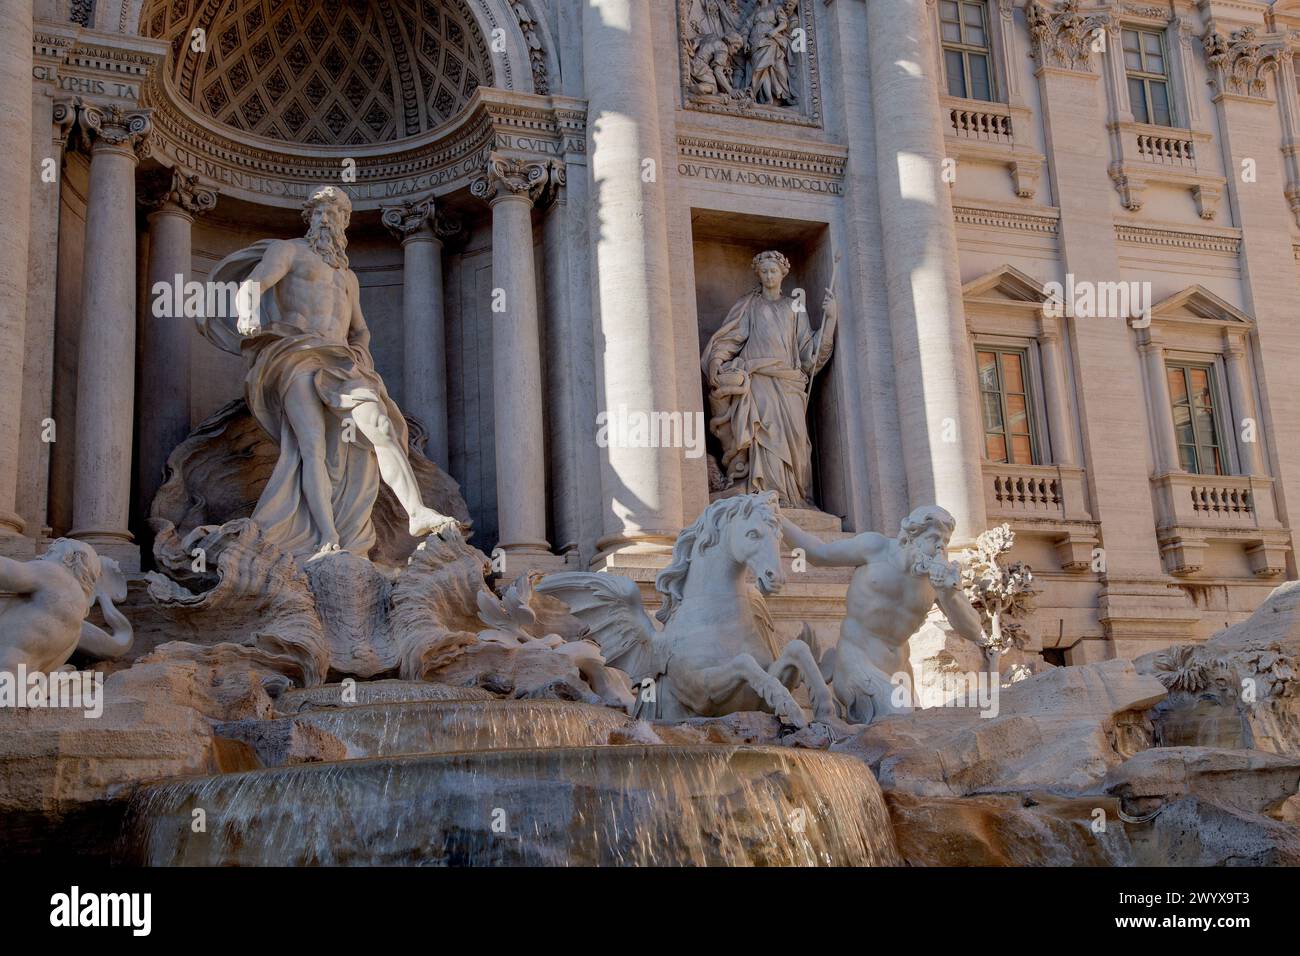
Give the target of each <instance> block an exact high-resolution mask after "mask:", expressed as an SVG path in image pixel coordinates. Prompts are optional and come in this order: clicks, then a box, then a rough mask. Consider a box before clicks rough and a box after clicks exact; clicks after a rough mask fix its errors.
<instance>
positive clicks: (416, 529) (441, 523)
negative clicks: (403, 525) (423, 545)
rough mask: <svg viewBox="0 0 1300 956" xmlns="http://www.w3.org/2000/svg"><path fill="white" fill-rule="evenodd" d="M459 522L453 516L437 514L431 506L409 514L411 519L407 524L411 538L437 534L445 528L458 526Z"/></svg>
mask: <svg viewBox="0 0 1300 956" xmlns="http://www.w3.org/2000/svg"><path fill="white" fill-rule="evenodd" d="M459 525H460V522H459V521H457V520H456V519H455V518H450V517H448V516H447V515H444V514H439V513H438V512H436V511H434V510H433V509H432V508H420V509H418V510H417V511H416V512H415V514H413V515H411V521H410V523H409V525H408V527H409V528H410V531H411V537H412V538H424V537H427V536H428V535H431V534H438V533H440V532H441V531H443V530H444V529H446V528H450V527H458V526H459Z"/></svg>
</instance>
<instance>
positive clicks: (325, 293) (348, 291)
mask: <svg viewBox="0 0 1300 956" xmlns="http://www.w3.org/2000/svg"><path fill="white" fill-rule="evenodd" d="M264 262H269V263H271V264H283V266H284V267H285V273H284V277H283V278H281V279H280V280H279V281H278V282H277V283H276V285H275V295H276V301H277V303H278V304H279V306H280V315H281V317H282V319H283V321H285V322H287V323H288V324H289V325H292V326H294V327H295V328H299V329H302V330H303V331H304V332H315V333H316V334H317V335H319V336H321V337H322V338H324V339H325V340H327V341H329V342H331V343H335V344H339V345H345V344H347V341H348V332H349V330H350V329H351V328H352V324H353V319H354V315H355V314H356V313H357V312H359V311H360V310H359V309H357V308H356V304H357V303H356V294H357V277H356V274H355V273H354V272H353V271H352V270H351V269H347V268H336V267H334V266H330V265H328V264H327V263H326V262H325V260H324V259H322V258H321V257H320V255H319V254H318V253H317V252H316V251H315V250H314V249H312V248H311V246H310V245H309V244H308V243H307V240H305V239H289V240H284V241H280V242H275V243H272V244H271V245H270V246H269V247H268V248H267V252H266V258H265V260H264Z"/></svg>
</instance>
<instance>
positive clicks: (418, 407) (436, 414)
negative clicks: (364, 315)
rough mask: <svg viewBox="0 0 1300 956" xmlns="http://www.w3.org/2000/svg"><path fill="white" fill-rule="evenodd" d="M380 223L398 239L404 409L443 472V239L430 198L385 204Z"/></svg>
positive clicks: (444, 414)
mask: <svg viewBox="0 0 1300 956" xmlns="http://www.w3.org/2000/svg"><path fill="white" fill-rule="evenodd" d="M383 221H384V225H385V226H387V227H388V228H389V229H390V230H392V232H393V234H394V235H396V236H397V237H398V238H399V239H401V240H402V256H403V262H402V345H403V349H402V363H403V364H402V408H403V409H404V410H405V411H406V413H407V414H409V415H411V416H413V417H415V418H417V419H419V421H420V422H421V423H422V424H423V425H424V427H425V428H426V429H428V432H429V444H428V454H429V457H430V458H431V459H433V460H434V461H435V462H437V463H438V467H439V468H442V469H443V470H446V468H447V344H446V339H445V335H444V332H443V304H442V302H443V300H442V239H441V238H440V237H439V222H440V221H439V219H438V217H437V216H436V214H435V211H434V203H433V197H432V196H427V197H425V198H424V199H418V200H414V201H412V202H406V203H399V204H398V205H395V206H386V207H385V208H384V216H383Z"/></svg>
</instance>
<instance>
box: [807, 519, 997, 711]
mask: <svg viewBox="0 0 1300 956" xmlns="http://www.w3.org/2000/svg"><path fill="white" fill-rule="evenodd" d="M955 526H956V522H955V521H954V520H953V517H952V515H950V514H949V513H948V512H947V511H945V510H944V509H943V508H940V507H939V506H938V505H925V506H923V507H920V508H917V509H916V510H915V511H913V512H912V513H911V514H910V515H908V516H907V517H906V518H905V519H904V520H903V524H902V527H901V528H900V529H899V532H898V537H897V538H896V539H895V538H887V537H885V536H884V535H882V534H877V533H875V532H874V531H868V532H866V533H865V534H859V535H856V536H854V537H852V538H846V539H844V540H842V541H832V542H829V543H827V542H823V541H821V540H820V539H818V538H816V537H814V536H813V535H811V534H809V533H808V532H806V531H804V530H803V529H801V528H799V527H798V526H797V525H795V524H794V523H793V522H791V521H789V520H788V519H785V518H783V519H781V527H782V530H783V531H784V532H785V539H786V541H788V542H789V543H790V544H792V545H794V546H795V547H797V548H802V549H803V551H804V553H805V554H806V555H807V558H808V563H809V564H812V565H816V566H821V567H851V568H856V570H855V571H854V572H853V580H852V581H851V582H850V584H849V591H848V595H847V599H846V604H847V607H846V613H845V617H844V622H843V623H842V624H841V625H840V640H839V643H838V644H837V645H836V646H835V647H833V648H831V649H830V650H829V651H827V652H826V654H825V655H824V656H823V657H822V660H821V668H822V673H823V674H824V675H825V676H826V677H828V678H829V679H830V682H831V687H832V689H833V691H834V693H835V698H836V700H838V701H839V702H840V705H841V706H842V707H843V708H844V717H845V719H847V720H848V721H849V722H850V723H855V724H869V723H871V721H873V720H878V719H880V718H881V717H884V716H887V715H889V714H895V713H906V712H907V711H909V710H910V709H911V708H910V707H909V706H899V705H896V704H895V702H894V700H893V691H894V688H895V686H896V681H895V678H896V677H897V676H898V675H906V679H907V682H908V686H907V698H908V699H909V700H910V699H912V697H913V695H914V688H913V687H912V686H911V684H912V665H911V662H910V661H909V659H908V647H907V642H908V639H909V638H910V637H911V636H912V635H913V634H915V633H916V632H917V631H918V630H920V628H921V625H922V624H924V623H925V618H926V614H927V613H928V612H929V610H930V608H931V607H932V606H933V605H934V604H935V603H936V602H937V603H938V605H939V609H940V610H942V611H943V613H944V614H945V615H947V617H948V622H949V623H950V624H951V625H952V627H953V630H954V631H955V632H956V633H957V634H958V635H960V636H961V637H963V638H965V639H966V640H968V641H973V642H974V643H976V644H979V645H981V646H982V645H983V643H984V632H983V628H982V627H981V624H980V615H979V612H978V611H976V610H975V608H973V607H971V604H970V601H968V600H967V599H966V595H965V594H964V593H963V592H962V589H961V586H960V583H961V572H960V569H959V567H958V565H957V564H955V563H953V562H950V561H948V559H947V556H946V549H947V547H948V539H949V538H950V537H951V536H952V531H953V528H954V527H955Z"/></svg>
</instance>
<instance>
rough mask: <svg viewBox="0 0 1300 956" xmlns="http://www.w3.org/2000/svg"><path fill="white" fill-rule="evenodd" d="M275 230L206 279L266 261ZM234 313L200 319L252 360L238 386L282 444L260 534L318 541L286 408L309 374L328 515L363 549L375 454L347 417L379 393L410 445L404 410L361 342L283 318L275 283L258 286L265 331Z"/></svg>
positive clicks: (350, 543) (290, 542)
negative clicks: (251, 330) (320, 431)
mask: <svg viewBox="0 0 1300 956" xmlns="http://www.w3.org/2000/svg"><path fill="white" fill-rule="evenodd" d="M272 241H273V240H269V239H266V240H262V241H261V242H255V243H253V244H252V245H251V246H248V247H247V248H245V249H241V250H240V251H238V252H235V253H232V254H231V255H229V256H227V257H226V258H225V259H223V260H222V261H221V262H220V263H218V265H217V267H216V269H214V270H213V272H212V275H211V281H213V282H235V283H239V282H242V281H243V280H244V279H246V278H247V277H248V275H249V273H251V272H252V271H253V269H254V268H256V267H257V264H258V263H259V262H261V261H262V256H263V255H264V254H265V252H266V248H267V246H269V245H270V243H271V242H272ZM236 322H237V320H236V318H235V317H234V316H231V315H216V316H204V317H202V318H200V319H199V320H198V324H199V331H200V332H202V333H203V335H204V337H205V338H207V339H208V340H209V341H210V342H212V343H213V344H214V345H216V346H217V347H218V348H220V349H221V350H223V351H225V352H230V353H231V354H233V355H240V356H242V357H243V358H244V360H245V361H246V362H247V363H248V374H247V375H246V376H245V378H244V396H245V398H246V400H247V401H248V407H249V410H250V411H251V412H252V413H253V417H255V418H256V419H257V421H258V424H260V425H261V426H262V428H264V429H266V432H267V434H269V435H270V436H271V437H272V438H274V439H275V440H276V442H277V443H278V444H279V446H280V457H279V459H278V460H277V461H276V465H275V470H274V472H272V474H271V478H270V480H269V481H267V483H266V487H265V488H264V489H263V490H262V495H261V497H260V498H259V499H258V501H257V508H256V510H255V511H254V512H253V520H254V521H255V522H256V523H257V525H258V526H259V527H260V528H261V529H262V533H263V536H264V537H265V539H266V540H267V541H269V542H271V543H273V544H275V545H276V546H277V547H279V548H281V549H282V550H284V551H288V552H290V553H292V554H294V555H305V554H311V553H314V552H315V551H316V549H317V548H318V547H319V544H320V529H318V528H317V527H316V525H315V522H314V521H313V520H312V517H311V512H310V510H309V509H308V507H307V500H306V497H305V495H304V494H303V488H302V455H301V453H300V451H299V449H298V443H297V441H296V440H295V438H294V434H293V429H292V428H291V427H290V425H289V421H288V418H287V416H286V415H285V412H284V400H285V395H286V393H287V392H288V390H289V386H290V385H291V384H292V383H293V382H294V381H295V380H296V379H298V378H299V377H300V376H303V375H309V376H311V379H312V384H313V386H314V387H315V392H316V395H317V397H318V398H319V399H320V401H321V405H322V407H323V408H325V409H326V410H327V411H328V412H329V414H327V415H326V416H325V429H326V453H325V467H326V471H327V473H328V475H329V481H330V489H331V500H330V503H331V506H332V507H333V510H334V524H335V526H336V527H337V529H338V534H339V545H340V547H341V548H342V549H343V550H345V551H351V552H353V553H355V554H359V555H362V556H363V557H364V556H366V555H368V554H369V553H370V550H371V548H372V547H374V544H375V528H374V524H373V523H372V521H371V511H372V510H373V509H374V505H375V499H376V498H377V497H378V496H379V481H380V477H379V462H378V461H377V460H376V458H375V453H374V450H373V449H372V448H371V447H370V443H369V442H368V441H366V439H365V438H364V437H363V436H362V434H361V432H360V430H358V429H357V428H356V426H355V425H353V426H352V428H351V429H350V431H351V432H352V433H353V434H351V435H349V436H347V437H348V438H350V439H351V440H345V433H344V423H345V421H346V420H347V419H348V417H349V416H350V415H351V411H352V409H353V408H354V407H355V406H356V404H357V402H358V401H362V400H366V399H370V400H373V401H377V402H379V404H380V407H381V408H383V409H384V411H385V412H386V413H387V415H388V419H389V421H390V422H392V426H393V429H394V435H393V437H394V439H395V440H396V441H397V442H398V447H399V448H402V449H405V448H406V447H407V434H406V420H405V419H404V418H403V417H402V413H401V411H400V410H399V409H398V408H397V405H396V404H395V403H394V402H393V400H392V399H391V398H389V397H388V392H387V390H386V389H385V388H384V383H383V380H382V379H381V378H380V377H379V373H378V372H376V371H375V365H374V359H373V358H372V357H371V355H370V353H369V351H368V350H367V349H364V348H361V347H359V346H355V345H351V344H340V343H337V342H330V341H328V340H327V339H325V338H324V337H323V336H321V335H320V334H318V333H316V332H309V331H305V330H303V329H300V328H298V327H296V326H293V325H290V324H288V323H287V322H285V321H284V320H283V318H282V315H281V312H280V307H279V303H278V300H277V298H276V287H275V286H272V287H271V288H270V289H268V290H267V291H265V292H263V293H262V300H261V326H262V328H261V332H259V333H258V334H257V335H252V336H243V335H240V334H239V330H238V328H237V327H236Z"/></svg>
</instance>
